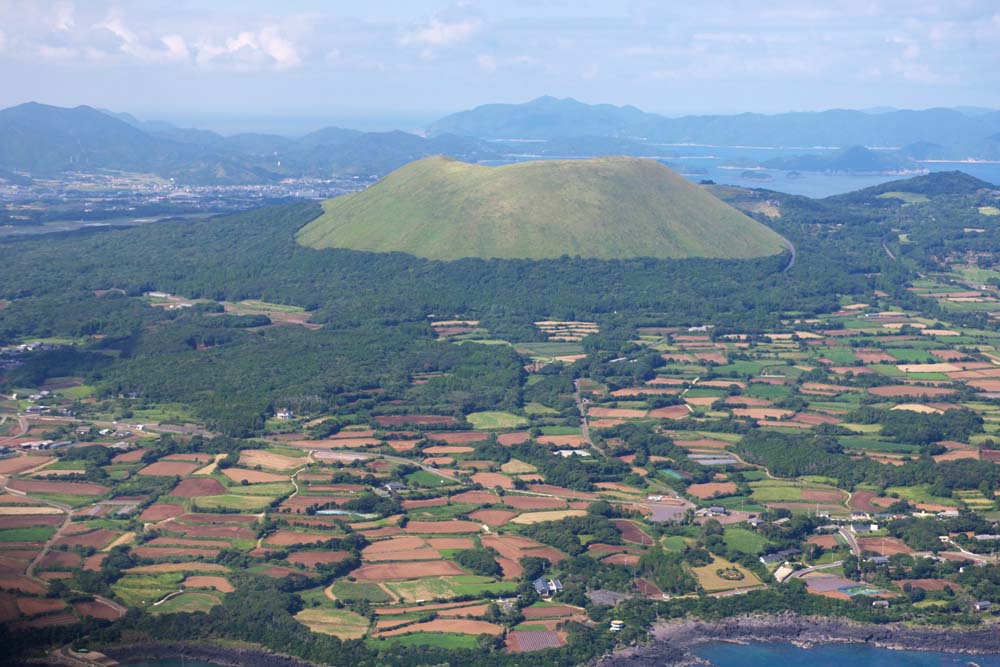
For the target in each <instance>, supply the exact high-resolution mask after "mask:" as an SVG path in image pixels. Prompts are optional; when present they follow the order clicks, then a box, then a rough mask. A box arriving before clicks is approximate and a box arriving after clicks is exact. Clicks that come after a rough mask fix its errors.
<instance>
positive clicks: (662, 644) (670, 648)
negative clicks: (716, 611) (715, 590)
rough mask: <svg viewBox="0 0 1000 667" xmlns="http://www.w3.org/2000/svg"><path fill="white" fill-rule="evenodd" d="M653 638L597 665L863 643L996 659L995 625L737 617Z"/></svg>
mask: <svg viewBox="0 0 1000 667" xmlns="http://www.w3.org/2000/svg"><path fill="white" fill-rule="evenodd" d="M652 636H653V639H652V641H650V642H649V643H648V644H645V645H643V646H639V647H635V648H629V649H625V650H623V651H620V652H618V653H616V654H614V655H612V656H609V657H607V658H604V659H602V660H601V661H600V662H598V663H597V664H598V666H599V667H654V666H655V667H687V666H690V665H706V664H709V663H707V662H706V661H704V660H702V659H701V658H699V657H698V656H697V655H695V653H694V649H696V648H697V647H698V646H701V645H704V644H709V643H713V642H720V641H722V642H733V643H741V644H745V643H751V642H775V643H777V642H784V643H789V644H793V645H796V646H802V647H806V648H809V647H813V646H816V645H819V644H867V645H869V646H873V647H876V648H884V649H894V650H903V651H930V652H941V653H965V654H969V655H985V654H1000V633H998V632H996V626H980V627H977V628H974V629H969V630H964V629H961V630H956V629H953V628H934V627H912V626H906V625H900V624H895V623H890V624H885V625H875V624H862V623H853V622H851V621H847V620H843V619H837V618H830V617H805V616H798V615H795V614H780V615H774V616H739V617H734V618H727V619H724V620H721V621H717V622H707V621H680V622H676V623H666V624H661V625H659V626H656V627H655V628H653V631H652Z"/></svg>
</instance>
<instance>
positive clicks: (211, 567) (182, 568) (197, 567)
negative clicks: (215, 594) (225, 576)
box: [129, 563, 229, 574]
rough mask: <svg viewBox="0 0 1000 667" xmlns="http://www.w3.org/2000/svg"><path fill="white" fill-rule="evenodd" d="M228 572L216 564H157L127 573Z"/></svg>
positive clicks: (142, 566) (222, 566) (225, 568)
mask: <svg viewBox="0 0 1000 667" xmlns="http://www.w3.org/2000/svg"><path fill="white" fill-rule="evenodd" d="M192 571H197V572H229V568H228V567H226V566H224V565H219V564H218V563H158V564H156V565H140V566H139V567H133V568H132V569H130V570H129V572H131V573H134V574H148V573H153V574H155V573H157V572H192Z"/></svg>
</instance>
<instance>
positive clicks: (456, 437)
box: [427, 431, 490, 445]
mask: <svg viewBox="0 0 1000 667" xmlns="http://www.w3.org/2000/svg"><path fill="white" fill-rule="evenodd" d="M427 438H428V440H438V441H440V442H444V443H447V444H449V445H468V444H470V443H473V442H486V441H487V440H489V438H490V434H489V433H480V432H478V431H438V432H436V433H428V434H427Z"/></svg>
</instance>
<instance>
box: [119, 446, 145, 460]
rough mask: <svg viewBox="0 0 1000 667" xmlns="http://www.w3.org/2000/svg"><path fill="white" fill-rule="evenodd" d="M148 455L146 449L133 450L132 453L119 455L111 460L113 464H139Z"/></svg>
mask: <svg viewBox="0 0 1000 667" xmlns="http://www.w3.org/2000/svg"><path fill="white" fill-rule="evenodd" d="M145 453H146V450H145V449H133V450H132V451H131V452H125V453H124V454H119V455H118V456H116V457H114V458H113V459H111V462H112V463H137V462H139V461H141V460H142V455H143V454H145Z"/></svg>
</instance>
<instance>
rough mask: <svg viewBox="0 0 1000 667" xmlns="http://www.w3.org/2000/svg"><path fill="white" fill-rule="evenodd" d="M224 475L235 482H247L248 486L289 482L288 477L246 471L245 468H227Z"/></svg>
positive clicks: (223, 472) (271, 473)
mask: <svg viewBox="0 0 1000 667" xmlns="http://www.w3.org/2000/svg"><path fill="white" fill-rule="evenodd" d="M222 474H223V475H225V476H226V477H228V478H229V479H231V480H233V481H234V482H242V481H243V480H246V481H247V483H248V484H262V483H265V482H287V481H288V475H278V474H275V473H273V472H263V471H261V470H244V469H243V468H226V469H225V470H223V471H222Z"/></svg>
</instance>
